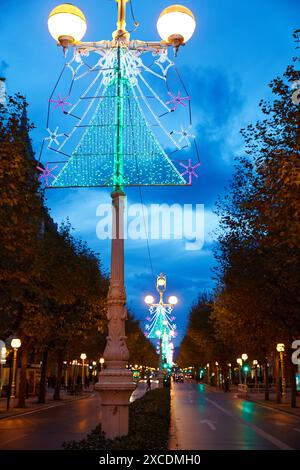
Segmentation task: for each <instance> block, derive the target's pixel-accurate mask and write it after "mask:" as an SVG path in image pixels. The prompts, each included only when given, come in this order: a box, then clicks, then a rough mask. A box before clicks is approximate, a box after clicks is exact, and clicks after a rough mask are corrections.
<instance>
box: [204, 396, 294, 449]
mask: <svg viewBox="0 0 300 470" xmlns="http://www.w3.org/2000/svg"><path fill="white" fill-rule="evenodd" d="M205 400H206V401H208V402H209V403H211V404H212V405H213V406H215V407H216V408H218V409H219V410H221V411H223V413H225V414H227V415H228V416H231V417H232V418H234V419H236V420H238V421H240V422H241V423H243V424H244V425H246V426H249V428H251V429H252V430H253V431H255V432H256V433H257V434H259V435H260V436H261V437H263V438H264V439H266V440H267V441H269V442H271V444H273V445H275V446H276V447H278V448H279V449H281V450H294V449H293V448H292V447H290V446H288V445H287V444H285V443H284V442H282V441H280V440H279V439H277V437H274V436H272V435H271V434H269V433H267V432H266V431H263V429H261V428H259V427H257V426H255V424H252V423H248V422H247V421H244V420H243V419H241V418H239V417H238V416H236V415H234V414H232V413H231V412H230V411H228V410H226V408H223V406H220V405H219V404H218V403H216V402H215V401H213V400H211V399H210V398H205Z"/></svg>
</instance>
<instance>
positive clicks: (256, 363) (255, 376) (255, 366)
mask: <svg viewBox="0 0 300 470" xmlns="http://www.w3.org/2000/svg"><path fill="white" fill-rule="evenodd" d="M252 364H253V366H254V381H255V386H256V387H257V366H258V360H257V359H253V362H252Z"/></svg>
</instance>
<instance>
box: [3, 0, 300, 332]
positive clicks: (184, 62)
mask: <svg viewBox="0 0 300 470" xmlns="http://www.w3.org/2000/svg"><path fill="white" fill-rule="evenodd" d="M58 3H59V2H57V1H52V0H25V1H24V0H0V6H1V10H0V11H1V14H0V63H1V60H3V61H5V62H6V63H7V64H8V67H7V68H6V70H5V72H4V73H5V76H6V77H7V88H8V92H9V93H10V94H13V93H15V92H17V91H20V92H21V93H22V94H24V95H26V97H27V100H28V102H29V105H30V106H29V116H30V119H31V120H32V121H33V122H34V124H35V126H36V129H35V130H34V131H33V133H32V138H33V144H34V148H35V149H36V151H37V152H38V150H39V148H40V145H41V141H42V139H43V138H44V137H45V136H46V130H45V121H46V111H47V104H48V98H49V95H50V93H51V91H52V89H53V86H54V83H55V81H56V79H57V77H58V74H59V72H60V70H61V68H62V65H63V63H64V58H63V54H62V52H61V50H60V49H58V48H57V47H56V46H55V43H54V41H53V40H52V38H51V37H50V36H49V34H48V30H47V16H48V13H49V12H50V11H51V9H52V8H53V7H54V6H56V5H57V4H58ZM180 3H182V4H184V5H186V6H187V7H189V8H190V9H191V10H192V11H193V12H194V14H195V16H196V20H197V28H196V32H195V34H194V36H193V38H192V40H191V41H190V42H189V43H188V45H187V46H186V47H185V48H184V49H183V50H182V51H180V54H179V56H178V58H177V59H176V64H177V67H178V69H179V70H180V72H181V75H182V77H183V79H184V81H185V84H186V87H187V88H188V91H189V94H190V95H191V99H192V106H193V113H194V120H193V122H194V129H193V133H194V134H196V137H197V141H198V146H199V150H200V158H201V161H202V166H201V167H200V169H199V171H198V174H199V178H198V179H194V182H193V186H192V187H187V188H174V187H171V188H166V187H165V188H147V189H146V188H143V189H142V193H143V199H144V202H145V203H146V204H147V205H149V204H151V203H181V204H183V203H192V204H196V203H198V204H204V206H205V243H204V246H203V248H202V249H201V250H199V251H187V250H186V249H185V244H184V240H182V241H181V240H180V241H179V240H177V241H174V240H173V241H168V240H160V241H151V240H150V251H151V257H152V260H153V266H154V271H155V273H157V274H158V273H159V272H161V271H162V272H164V273H166V274H167V277H168V293H169V294H176V295H177V296H178V297H179V299H180V301H179V305H178V306H177V308H176V312H175V314H176V317H177V324H178V332H179V335H178V339H179V340H180V339H181V338H182V336H183V334H184V328H185V326H186V320H187V316H188V311H189V308H190V306H191V304H192V302H193V301H194V300H195V299H196V298H197V295H198V293H199V292H200V291H202V290H204V289H211V288H213V285H214V284H213V279H212V273H211V268H212V266H213V265H214V259H213V254H212V248H213V244H214V235H213V231H214V229H215V228H216V226H217V219H216V216H215V215H214V214H213V208H214V204H215V201H216V199H217V196H218V195H219V194H222V192H223V191H224V187H225V185H226V184H227V183H228V181H229V178H230V175H231V174H232V170H233V160H234V157H235V156H236V155H238V154H239V153H241V152H242V151H243V142H242V140H241V138H240V134H239V130H240V128H242V127H243V126H245V125H246V124H247V123H249V122H253V121H255V120H256V119H257V118H258V117H259V111H258V103H259V100H260V99H261V98H263V97H265V98H266V97H268V96H269V95H270V92H269V89H268V83H269V81H270V80H271V79H273V78H274V77H275V76H276V75H279V74H281V73H282V72H283V71H284V69H285V67H286V65H287V64H288V63H290V61H291V57H292V56H293V55H294V44H293V40H292V32H293V30H294V29H296V28H297V27H298V26H299V24H298V23H299V21H298V22H297V20H299V13H300V5H299V2H298V0H226V1H224V0H182V2H180ZM75 4H76V5H77V6H78V7H79V8H81V9H82V10H83V11H84V13H85V15H86V18H87V21H88V31H87V34H86V36H85V38H84V39H85V40H95V39H96V40H97V39H109V38H110V37H111V32H112V31H113V30H114V29H115V21H116V2H115V0H76V3H75ZM133 4H134V9H135V15H136V18H137V20H138V21H139V22H140V24H141V25H140V27H139V29H138V30H137V32H136V33H135V35H134V36H132V37H136V38H139V39H150V40H157V39H158V35H157V32H156V20H157V17H158V15H159V13H160V11H161V10H162V9H163V8H165V7H166V6H168V5H170V4H172V1H170V0H153V1H152V2H151V1H146V0H133ZM131 25H132V21H131V18H130V12H129V9H128V21H127V26H128V29H131ZM170 52H171V51H170ZM171 57H172V53H171ZM0 75H1V73H0ZM180 124H181V122H178V127H179V126H180ZM127 194H128V200H129V202H139V201H140V197H139V191H138V189H137V188H136V189H134V188H131V189H129V190H128V191H127ZM103 201H109V191H108V190H105V189H80V190H75V189H73V190H56V191H54V190H51V191H48V192H47V204H48V206H49V207H50V208H51V214H52V217H53V218H54V220H55V221H56V222H58V223H59V222H60V221H61V220H62V219H65V218H66V217H67V216H68V217H69V218H70V221H71V223H72V225H73V227H74V228H75V234H78V235H79V236H80V237H82V238H83V239H84V240H86V241H87V242H88V244H89V246H90V247H91V248H93V249H94V250H95V251H96V252H100V255H101V258H102V261H103V263H104V266H105V268H106V269H109V257H110V242H109V241H100V240H99V239H98V238H97V236H96V225H97V222H98V221H99V218H98V217H97V216H96V209H97V206H98V204H99V203H101V202H103ZM125 263H126V289H127V295H128V304H129V306H130V308H131V309H132V311H134V313H135V315H136V316H137V317H138V318H139V319H144V318H145V316H146V314H147V312H146V309H145V306H144V305H143V297H144V295H145V294H147V293H152V294H155V289H154V280H153V278H152V276H151V272H150V267H149V261H148V254H147V246H146V242H145V240H137V241H127V242H126V255H125Z"/></svg>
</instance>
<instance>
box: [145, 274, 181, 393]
mask: <svg viewBox="0 0 300 470" xmlns="http://www.w3.org/2000/svg"><path fill="white" fill-rule="evenodd" d="M166 288H167V277H166V276H165V275H164V274H162V273H161V274H159V275H158V276H157V279H156V290H157V292H158V293H159V302H158V303H155V299H154V297H153V296H152V295H146V297H145V299H144V300H145V303H146V304H147V305H148V307H149V311H150V314H151V320H150V323H149V324H148V326H146V328H148V330H147V337H148V338H157V339H159V361H158V386H159V388H162V387H163V369H164V365H165V364H169V365H171V364H170V362H172V361H173V349H174V348H173V343H172V338H173V337H174V334H175V331H174V330H175V328H176V325H175V324H174V323H173V321H174V319H173V318H172V317H171V316H170V315H171V312H172V310H173V308H174V306H175V305H176V304H177V303H178V298H177V297H176V296H175V295H171V296H170V297H169V298H168V302H167V303H165V302H164V292H165V291H166Z"/></svg>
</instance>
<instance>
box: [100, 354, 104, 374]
mask: <svg viewBox="0 0 300 470" xmlns="http://www.w3.org/2000/svg"><path fill="white" fill-rule="evenodd" d="M104 362H105V359H104V357H100V361H99V363H100V372H101V371H102V369H103V364H104Z"/></svg>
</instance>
